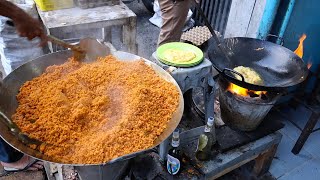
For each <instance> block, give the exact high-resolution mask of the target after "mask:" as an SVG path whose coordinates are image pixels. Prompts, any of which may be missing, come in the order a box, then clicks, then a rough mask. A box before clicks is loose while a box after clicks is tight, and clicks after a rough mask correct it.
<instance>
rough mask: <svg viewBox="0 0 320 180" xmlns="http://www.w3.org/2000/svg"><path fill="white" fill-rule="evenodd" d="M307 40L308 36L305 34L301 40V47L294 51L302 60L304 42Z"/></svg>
mask: <svg viewBox="0 0 320 180" xmlns="http://www.w3.org/2000/svg"><path fill="white" fill-rule="evenodd" d="M306 38H307V35H306V34H303V35H302V36H301V37H300V39H299V46H298V48H297V49H296V50H295V51H294V53H295V54H296V55H298V56H299V57H300V58H302V57H303V41H304V40H305V39H306Z"/></svg>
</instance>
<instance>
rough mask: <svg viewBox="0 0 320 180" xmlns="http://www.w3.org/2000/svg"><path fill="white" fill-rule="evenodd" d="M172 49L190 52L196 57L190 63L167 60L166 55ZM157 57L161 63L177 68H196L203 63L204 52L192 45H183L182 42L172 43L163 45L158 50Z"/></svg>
mask: <svg viewBox="0 0 320 180" xmlns="http://www.w3.org/2000/svg"><path fill="white" fill-rule="evenodd" d="M170 49H174V50H181V51H190V52H193V53H194V54H195V56H196V57H195V58H193V59H192V60H191V61H188V62H175V61H171V60H169V59H167V58H166V55H165V53H166V51H167V50H170ZM157 57H158V59H159V61H161V62H162V63H164V64H168V65H172V66H177V67H191V66H196V65H198V64H200V63H201V62H202V61H203V52H202V51H201V49H199V48H198V47H196V46H194V45H191V44H187V43H182V42H171V43H166V44H163V45H161V46H160V47H159V48H158V49H157Z"/></svg>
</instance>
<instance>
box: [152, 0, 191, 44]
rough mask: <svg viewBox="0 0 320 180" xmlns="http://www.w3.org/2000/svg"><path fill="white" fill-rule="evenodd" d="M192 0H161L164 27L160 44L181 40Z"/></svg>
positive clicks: (160, 36)
mask: <svg viewBox="0 0 320 180" xmlns="http://www.w3.org/2000/svg"><path fill="white" fill-rule="evenodd" d="M190 3H191V1H190V0H176V1H175V2H174V1H173V0H159V5H160V8H161V13H162V15H161V16H162V27H161V31H160V35H159V40H158V45H161V44H164V43H168V42H175V41H180V38H181V34H182V29H183V27H184V24H185V21H186V19H187V15H188V11H189V8H190Z"/></svg>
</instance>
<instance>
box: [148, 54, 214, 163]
mask: <svg viewBox="0 0 320 180" xmlns="http://www.w3.org/2000/svg"><path fill="white" fill-rule="evenodd" d="M150 60H151V61H153V62H155V63H156V64H158V65H159V66H160V67H162V68H163V69H165V70H167V71H168V72H169V73H170V74H171V75H172V77H173V78H174V79H175V80H176V81H177V83H178V84H179V86H180V88H181V91H182V92H183V93H185V92H187V91H188V90H189V89H193V88H196V87H202V88H203V92H204V96H205V99H206V101H205V109H206V119H208V117H210V116H212V117H213V115H214V108H213V105H214V97H213V96H214V85H215V82H214V81H213V79H212V75H211V74H212V63H211V62H210V60H208V59H204V60H203V62H202V63H201V64H199V65H197V66H194V67H190V68H176V67H170V66H168V65H166V64H163V63H161V62H160V61H158V60H157V57H156V54H155V53H153V55H152V57H151V58H150ZM201 132H202V131H201ZM199 135H200V134H199ZM169 143H170V137H169V138H168V139H166V140H165V141H164V142H162V143H161V144H160V146H159V156H160V160H161V161H162V162H164V161H165V160H166V156H167V154H168V149H169Z"/></svg>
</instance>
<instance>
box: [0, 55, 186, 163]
mask: <svg viewBox="0 0 320 180" xmlns="http://www.w3.org/2000/svg"><path fill="white" fill-rule="evenodd" d="M113 55H114V56H115V57H117V58H118V59H119V60H123V61H126V60H138V59H143V58H141V57H139V56H136V55H133V54H130V53H126V52H120V51H116V52H113ZM71 56H72V52H71V51H60V52H56V53H52V54H47V55H44V56H42V57H39V58H37V59H35V60H32V61H29V62H28V63H26V64H24V65H22V66H20V67H19V68H17V69H16V70H14V71H13V72H12V73H10V74H9V75H8V76H7V77H6V78H5V79H4V80H3V83H2V85H1V82H0V136H1V138H2V139H4V140H5V141H6V142H7V143H8V144H10V145H11V146H12V147H14V148H15V149H17V150H19V151H21V152H23V153H25V154H27V155H29V156H32V157H34V158H37V159H41V160H44V161H50V162H54V163H59V164H70V165H73V166H82V165H85V164H72V163H70V162H64V161H61V160H59V159H52V158H51V157H48V156H45V155H44V154H42V153H41V152H39V151H37V150H34V149H31V148H29V146H27V145H25V144H24V143H23V142H22V141H21V140H19V139H18V137H17V136H15V135H14V134H13V133H12V131H11V129H10V126H8V125H10V123H12V121H11V116H12V115H13V114H14V113H15V111H16V108H17V107H18V102H17V100H16V95H17V94H18V92H19V89H20V87H21V86H22V85H23V84H24V83H25V82H26V81H29V80H32V79H33V78H35V77H37V76H40V75H41V74H42V73H43V72H44V71H45V69H46V68H47V67H48V66H51V65H59V64H63V63H65V62H66V61H67V60H68V58H70V57H71ZM143 60H144V61H145V63H146V64H147V65H149V66H150V67H152V68H153V69H154V70H155V72H157V74H158V75H159V76H160V77H162V78H163V79H165V80H167V81H169V82H171V83H173V84H174V85H175V86H176V87H177V89H178V90H179V92H180V102H179V106H178V108H177V110H176V112H175V113H174V114H173V116H172V119H171V121H169V122H168V126H167V128H166V129H165V130H164V132H163V133H162V134H161V135H160V136H159V137H158V138H157V139H156V140H155V141H154V145H153V147H151V148H150V149H146V150H142V151H139V152H133V153H131V154H128V155H125V156H122V157H118V158H116V159H113V160H111V161H109V162H104V163H101V164H111V163H114V162H118V161H122V160H125V159H129V158H132V157H134V156H136V155H138V154H141V153H145V151H148V150H151V149H152V148H154V147H156V146H158V145H159V144H160V143H161V142H162V141H164V140H165V139H167V138H168V137H169V136H170V134H171V133H172V132H173V131H174V129H175V128H176V127H177V126H178V124H179V122H180V120H181V117H182V113H183V108H184V107H183V105H184V101H183V96H182V92H181V90H180V88H179V86H178V84H177V82H176V81H175V80H174V79H173V77H172V76H171V75H170V74H169V73H167V72H166V71H165V70H163V69H162V68H161V67H159V66H158V65H156V64H155V63H153V62H151V61H149V60H146V59H143ZM1 112H2V113H1ZM90 165H93V164H90ZM96 165H100V164H96Z"/></svg>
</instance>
